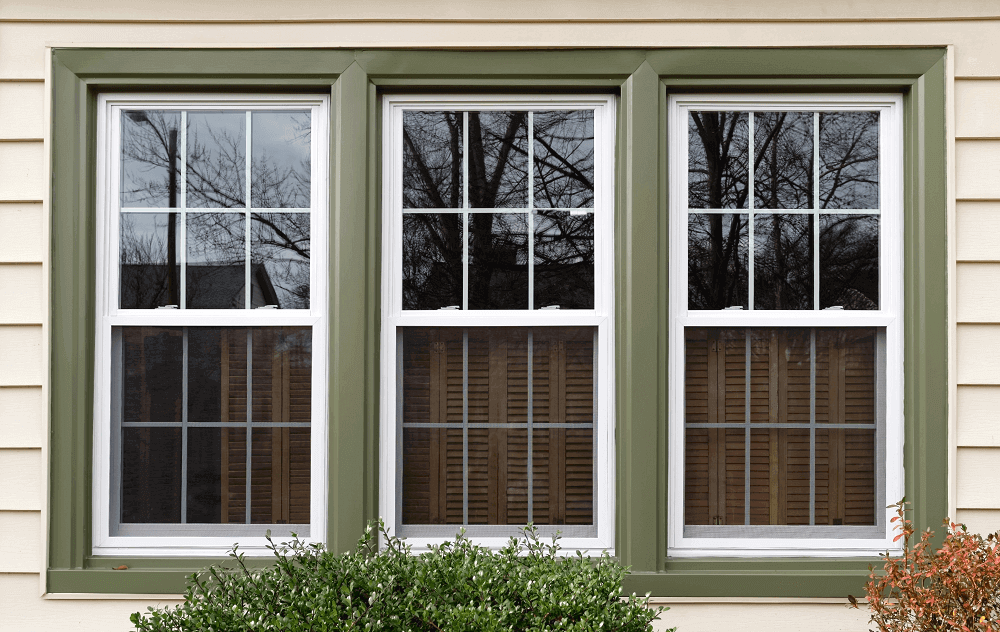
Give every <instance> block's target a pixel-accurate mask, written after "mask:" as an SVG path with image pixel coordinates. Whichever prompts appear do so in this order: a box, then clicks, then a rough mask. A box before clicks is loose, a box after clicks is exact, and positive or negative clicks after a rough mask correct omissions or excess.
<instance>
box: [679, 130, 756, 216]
mask: <svg viewBox="0 0 1000 632" xmlns="http://www.w3.org/2000/svg"><path fill="white" fill-rule="evenodd" d="M749 153H750V141H749V127H748V117H747V113H746V112H691V113H690V118H689V120H688V206H689V207H690V208H715V209H720V208H747V187H748V186H749V184H748V183H749V179H750V178H749V176H748V173H749V171H748V162H749Z"/></svg>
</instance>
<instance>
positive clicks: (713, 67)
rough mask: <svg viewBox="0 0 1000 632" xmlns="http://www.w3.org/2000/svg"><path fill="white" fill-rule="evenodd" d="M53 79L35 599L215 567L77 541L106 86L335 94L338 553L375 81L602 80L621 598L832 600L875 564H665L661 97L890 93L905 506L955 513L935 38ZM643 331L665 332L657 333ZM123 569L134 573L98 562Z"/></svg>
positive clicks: (169, 585) (375, 174) (332, 507)
mask: <svg viewBox="0 0 1000 632" xmlns="http://www.w3.org/2000/svg"><path fill="white" fill-rule="evenodd" d="M50 89H51V90H52V121H51V125H52V128H51V139H52V142H51V144H50V160H51V167H52V168H51V193H50V217H51V242H50V257H51V258H50V270H51V290H50V292H51V293H50V298H49V300H50V306H49V307H50V310H51V311H50V314H51V319H50V348H49V362H50V365H49V370H50V376H49V393H50V427H49V432H50V435H49V437H50V441H49V451H50V458H49V465H48V467H49V490H48V498H49V501H48V502H49V513H48V521H49V522H48V571H47V578H46V586H47V591H48V592H52V593H136V594H153V593H159V594H163V593H179V592H181V591H182V589H183V586H184V578H185V576H186V575H187V574H190V573H191V572H194V571H195V570H198V569H200V568H203V567H204V566H205V565H206V564H208V563H210V562H214V561H219V560H218V559H207V558H176V557H170V558H126V557H96V556H92V555H91V551H90V541H91V540H90V538H91V518H92V516H91V470H92V463H91V459H92V458H93V457H92V454H93V432H92V431H93V426H92V416H93V384H94V382H93V379H94V376H93V370H94V369H93V366H94V335H95V322H94V314H95V312H96V308H95V269H96V261H95V214H96V206H95V196H96V188H95V187H96V182H95V174H94V168H93V165H94V159H95V156H96V142H97V139H96V116H97V112H96V108H97V94H99V93H100V92H105V91H117V92H122V91H131V90H136V91H139V90H141V91H156V90H166V91H182V90H187V91H198V90H212V91H218V90H232V91H244V92H258V91H295V92H303V91H309V90H316V91H321V92H325V93H329V94H331V97H332V103H331V106H332V107H331V110H332V112H331V126H330V129H331V146H330V152H331V161H330V170H331V171H330V188H331V190H330V210H329V212H330V254H331V258H330V299H329V300H330V304H329V310H330V313H329V315H330V319H329V322H330V356H329V362H330V373H329V375H330V377H329V385H330V386H329V395H330V398H329V428H330V433H329V447H328V450H329V463H330V468H329V483H328V485H329V500H328V506H329V510H328V511H329V523H328V525H329V526H328V532H327V542H328V544H329V546H330V548H331V550H333V551H344V550H348V549H349V548H351V547H352V546H353V544H354V542H355V541H356V539H357V538H358V537H359V536H360V534H361V533H362V530H363V528H364V525H365V523H366V522H367V521H368V520H369V519H372V518H375V517H376V516H377V507H378V480H377V472H378V462H377V458H378V410H377V402H378V329H379V322H380V319H379V307H378V306H379V300H380V297H379V292H380V283H379V282H380V273H379V256H380V255H379V248H380V243H381V234H380V231H381V226H380V220H379V217H380V208H381V205H380V199H379V190H380V188H379V173H380V161H381V156H380V147H381V137H380V134H381V130H380V112H379V107H380V106H379V100H378V98H377V97H378V93H379V91H380V90H383V89H384V90H407V89H410V90H435V89H440V90H455V89H467V90H493V91H498V90H499V91H519V92H532V91H538V90H549V91H570V90H578V91H595V90H597V91H606V92H612V93H614V94H617V95H619V97H620V102H619V108H618V125H617V139H616V146H617V149H616V153H617V157H616V176H615V177H616V188H617V190H616V218H615V223H616V226H615V229H616V247H615V264H616V265H615V268H616V269H615V283H616V288H615V291H616V322H617V331H616V356H617V357H616V366H617V369H616V371H617V374H616V401H617V411H616V412H617V419H616V433H617V445H616V448H615V454H616V482H615V488H616V503H617V508H616V529H615V531H616V554H617V555H618V557H619V558H620V559H621V560H622V561H623V562H624V563H625V564H628V565H630V566H631V567H632V571H633V574H632V575H631V576H630V577H629V578H628V579H627V580H626V585H625V591H626V592H627V593H631V592H637V593H645V592H647V591H649V592H651V593H653V594H654V595H657V596H691V597H713V596H728V597H753V596H769V597H842V596H844V595H846V594H847V593H849V592H856V591H858V590H860V589H861V586H862V583H863V582H864V581H865V579H866V578H867V574H868V564H870V563H873V562H876V561H877V560H875V559H870V558H864V559H854V558H846V559H845V558H794V559H786V558H772V559H753V560H747V559H729V558H713V559H668V558H667V546H666V543H667V534H666V524H667V522H666V517H667V516H666V506H667V502H666V493H667V490H666V481H667V463H666V454H667V443H666V442H667V432H666V429H667V374H666V368H667V348H666V341H667V314H668V306H667V303H666V297H667V243H668V242H667V169H666V164H667V163H666V161H667V156H666V99H667V94H668V92H669V93H676V92H681V91H701V92H725V91H784V92H795V91H802V92H806V91H808V92H822V91H839V92H843V91H878V92H898V93H902V94H903V97H904V101H903V109H904V156H905V158H904V187H905V192H904V207H905V208H904V214H905V219H904V226H905V235H904V262H905V263H904V281H903V282H904V296H905V298H904V313H905V324H904V340H905V342H904V344H905V358H904V367H903V370H904V375H905V387H904V399H905V401H904V415H905V419H906V424H905V433H904V435H905V444H904V467H905V469H906V475H905V485H906V490H907V496H908V498H910V499H911V500H913V501H914V508H915V513H914V517H915V522H916V524H917V526H918V528H924V527H927V526H931V527H935V526H937V525H938V522H939V520H940V519H941V518H942V517H943V516H944V515H945V513H946V512H947V483H946V481H947V460H948V454H947V383H948V382H947V369H948V367H947V321H946V317H947V278H946V274H947V242H946V204H947V200H946V134H945V49H943V48H893V49H884V48H882V49H803V48H798V49H778V48H774V49H737V48H706V49H694V48H691V49H657V50H628V49H621V50H551V51H488V52H484V51H428V50H333V49H322V50H319V49H316V50H313V49H296V50H259V49H254V50H202V49H186V50H177V49H143V50H134V49H95V48H87V49H82V48H61V49H54V50H53V53H52V73H51V83H50ZM652 130H656V133H651V131H652ZM358 332H363V334H364V335H358ZM651 340H655V341H657V342H656V344H655V345H652V344H649V341H651ZM654 438H655V440H652V439H654ZM650 463H654V464H655V465H654V466H652V467H650ZM358 472H360V473H361V476H358ZM261 563H264V562H261ZM121 564H125V565H127V566H128V567H129V569H128V570H127V571H113V570H111V568H113V567H117V566H119V565H121Z"/></svg>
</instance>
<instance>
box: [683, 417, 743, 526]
mask: <svg viewBox="0 0 1000 632" xmlns="http://www.w3.org/2000/svg"><path fill="white" fill-rule="evenodd" d="M745 433H746V431H745V430H744V429H743V428H688V429H686V430H685V431H684V463H685V476H684V524H689V525H695V524H699V525H703V524H744V523H745V517H746V516H745V509H744V507H745V498H746V487H745V485H744V481H745V480H746V467H745V463H746V455H745V450H744V446H745V439H744V437H745V436H746V435H745Z"/></svg>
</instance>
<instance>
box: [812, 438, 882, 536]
mask: <svg viewBox="0 0 1000 632" xmlns="http://www.w3.org/2000/svg"><path fill="white" fill-rule="evenodd" d="M875 485H876V483H875V431H874V430H863V429H849V430H836V429H833V428H829V429H827V428H823V429H820V430H817V431H816V524H831V525H842V524H843V525H873V524H875V512H876V509H878V510H881V507H878V508H876V504H875V500H876V491H875Z"/></svg>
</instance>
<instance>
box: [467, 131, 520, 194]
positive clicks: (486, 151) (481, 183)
mask: <svg viewBox="0 0 1000 632" xmlns="http://www.w3.org/2000/svg"><path fill="white" fill-rule="evenodd" d="M527 206H528V113H527V112H469V207H470V208H526V207H527Z"/></svg>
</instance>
